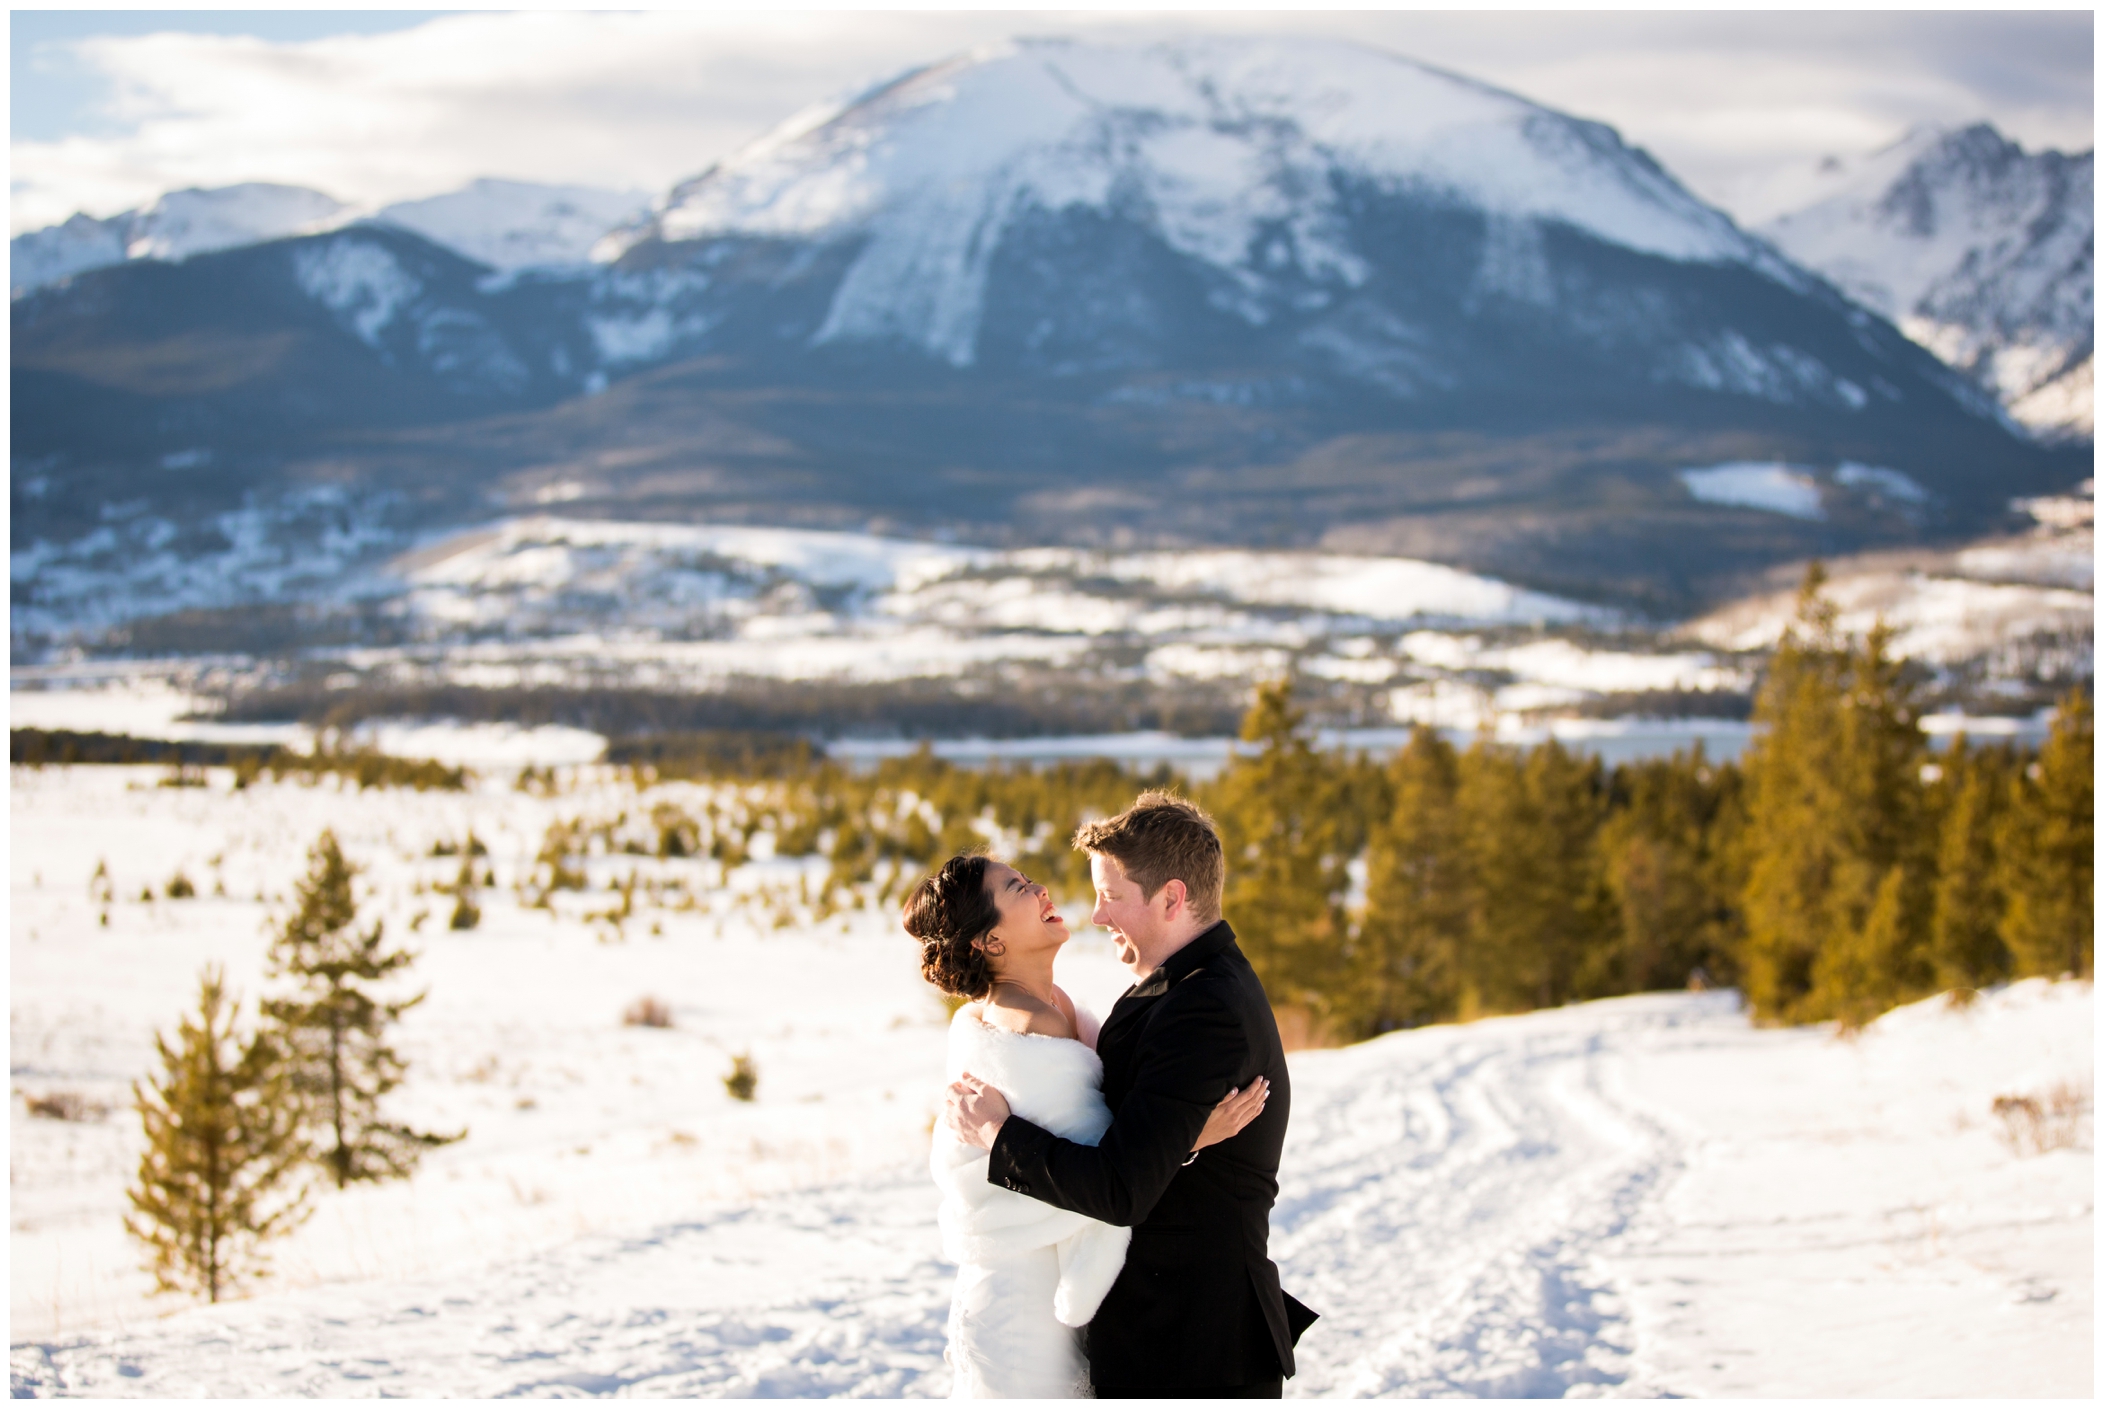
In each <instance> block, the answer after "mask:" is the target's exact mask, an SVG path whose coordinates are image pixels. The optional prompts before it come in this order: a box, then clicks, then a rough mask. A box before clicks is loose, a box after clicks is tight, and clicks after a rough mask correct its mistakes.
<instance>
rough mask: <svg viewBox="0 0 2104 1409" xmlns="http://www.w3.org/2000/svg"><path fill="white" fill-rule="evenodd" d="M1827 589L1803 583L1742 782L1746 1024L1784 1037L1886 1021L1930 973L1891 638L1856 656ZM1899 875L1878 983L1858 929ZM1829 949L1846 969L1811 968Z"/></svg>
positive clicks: (1874, 638)
mask: <svg viewBox="0 0 2104 1409" xmlns="http://www.w3.org/2000/svg"><path fill="white" fill-rule="evenodd" d="M1824 581H1825V578H1824V574H1823V573H1822V572H1821V571H1820V570H1819V569H1818V568H1816V567H1815V568H1814V569H1813V570H1812V571H1811V572H1810V573H1808V574H1807V575H1806V578H1805V584H1804V588H1803V590H1802V591H1801V592H1800V594H1799V599H1798V616H1797V620H1796V621H1795V622H1794V623H1793V624H1792V626H1791V628H1790V629H1789V630H1788V631H1787V632H1786V633H1785V634H1784V637H1783V640H1782V643H1781V645H1780V646H1778V648H1777V650H1776V653H1775V656H1774V658H1773V660H1772V661H1771V662H1770V664H1769V669H1768V678H1767V680H1766V681H1765V682H1764V683H1763V685H1762V688H1761V693H1760V696H1759V698H1758V699H1757V700H1756V702H1755V706H1754V719H1755V721H1756V722H1757V723H1759V724H1763V725H1765V726H1766V730H1765V733H1764V734H1763V735H1762V736H1760V737H1759V738H1757V740H1756V741H1755V743H1754V745H1753V747H1752V748H1751V749H1749V750H1748V753H1747V758H1746V767H1745V773H1746V794H1747V812H1746V825H1745V830H1744V835H1743V845H1744V847H1745V849H1746V877H1747V878H1746V890H1745V915H1746V941H1745V947H1744V954H1743V960H1744V963H1743V982H1744V987H1745V993H1746V996H1747V998H1748V999H1749V1000H1750V1001H1751V1002H1752V1004H1753V1007H1754V1010H1755V1011H1756V1012H1757V1013H1759V1014H1760V1015H1761V1016H1762V1017H1765V1018H1770V1019H1780V1020H1783V1021H1787V1022H1804V1021H1810V1020H1814V1019H1818V1018H1823V1017H1834V1016H1839V1015H1841V1014H1842V1013H1844V1012H1854V1011H1857V1010H1858V1009H1860V1008H1862V1007H1863V1006H1864V1005H1865V1004H1866V1003H1867V1004H1873V1005H1877V1004H1882V1005H1888V1006H1889V1004H1891V1003H1892V1002H1896V1001H1898V1000H1899V999H1900V998H1901V997H1904V996H1905V995H1906V994H1907V993H1909V992H1910V991H1913V990H1915V989H1918V988H1921V987H1925V986H1926V983H1927V975H1928V972H1929V970H1928V964H1927V958H1928V956H1927V952H1926V950H1927V929H1928V909H1929V906H1928V894H1927V887H1926V880H1927V875H1928V870H1929V867H1928V861H1929V857H1930V852H1929V847H1930V845H1931V844H1932V843H1931V840H1930V838H1929V837H1928V835H1927V829H1926V828H1925V827H1924V826H1923V819H1924V816H1925V809H1924V807H1923V805H1922V803H1923V800H1922V797H1921V781H1920V779H1921V764H1922V760H1923V757H1924V741H1923V739H1922V736H1921V731H1920V728H1919V726H1918V724H1917V723H1916V721H1915V718H1914V714H1913V709H1912V703H1911V700H1910V698H1909V690H1908V686H1907V684H1906V681H1905V678H1904V676H1903V674H1902V673H1901V670H1900V666H1899V663H1897V662H1895V661H1893V660H1892V659H1890V657H1888V656H1887V654H1886V646H1887V645H1888V643H1889V640H1890V637H1889V633H1887V632H1886V630H1885V629H1884V628H1883V627H1882V626H1879V627H1877V628H1874V629H1873V630H1872V631H1871V632H1870V635H1869V637H1868V638H1867V640H1866V641H1865V642H1864V643H1863V645H1862V646H1861V648H1860V649H1851V648H1850V645H1849V643H1848V642H1847V640H1846V639H1845V638H1844V637H1843V636H1842V635H1841V633H1840V631H1839V628H1838V625H1837V623H1836V617H1835V612H1834V608H1833V606H1832V604H1831V603H1829V602H1828V601H1827V600H1826V599H1825V598H1824V597H1823V596H1821V595H1820V590H1819V589H1820V587H1821V586H1822V585H1823V584H1824ZM1895 866H1897V867H1901V868H1902V869H1901V872H1900V879H1899V880H1898V881H1897V882H1891V883H1892V884H1895V885H1897V886H1898V888H1899V889H1898V890H1897V891H1896V892H1895V894H1896V899H1895V900H1894V904H1895V905H1897V906H1898V909H1897V910H1896V911H1894V912H1893V915H1892V916H1891V923H1892V924H1894V925H1896V926H1897V927H1898V928H1897V929H1896V930H1894V931H1893V933H1892V934H1891V935H1890V936H1887V937H1886V938H1889V940H1890V942H1889V943H1887V942H1886V940H1885V939H1881V940H1880V946H1881V947H1880V948H1879V949H1878V952H1879V953H1880V954H1882V955H1884V956H1885V959H1884V961H1882V962H1886V963H1888V965H1889V968H1888V969H1885V970H1878V969H1872V968H1866V967H1865V966H1864V964H1863V963H1861V962H1860V958H1861V953H1862V943H1863V936H1864V934H1865V925H1866V923H1867V921H1868V920H1869V918H1870V913H1871V910H1872V908H1873V906H1874V905H1875V904H1876V903H1877V901H1878V899H1879V896H1880V894H1881V892H1882V891H1883V889H1884V887H1885V886H1886V885H1887V883H1888V881H1890V877H1891V873H1892V871H1893V868H1894V867H1895ZM1881 923H1882V921H1881ZM1830 944H1831V945H1843V946H1846V947H1847V948H1848V949H1849V951H1850V952H1849V955H1848V956H1847V957H1846V960H1845V961H1837V962H1834V963H1830V964H1822V963H1821V955H1822V953H1823V951H1824V950H1825V949H1826V947H1827V946H1828V945H1830ZM1863 985H1869V988H1868V989H1867V990H1866V989H1865V988H1864V987H1863Z"/></svg>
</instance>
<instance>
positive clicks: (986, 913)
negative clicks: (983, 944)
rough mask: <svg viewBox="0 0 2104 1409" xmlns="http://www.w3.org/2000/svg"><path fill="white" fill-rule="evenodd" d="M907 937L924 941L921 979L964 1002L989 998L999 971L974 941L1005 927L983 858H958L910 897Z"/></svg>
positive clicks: (969, 856)
mask: <svg viewBox="0 0 2104 1409" xmlns="http://www.w3.org/2000/svg"><path fill="white" fill-rule="evenodd" d="M903 920H904V923H905V926H906V933H908V934H910V935H912V936H913V937H914V938H915V939H917V940H919V941H920V945H921V977H922V978H924V979H926V980H927V981H928V982H930V983H932V984H934V985H935V986H936V987H937V988H939V989H941V990H942V991H943V992H945V993H949V994H954V995H955V996H957V997H959V998H971V999H978V998H984V997H985V996H986V995H987V994H989V993H991V992H992V991H993V987H994V971H993V969H992V967H991V966H990V965H988V963H987V961H986V952H985V951H984V950H982V949H977V948H974V947H973V945H972V941H973V940H975V939H984V938H985V937H986V935H987V932H988V931H989V930H991V929H993V927H994V926H995V925H997V924H999V923H1001V911H1000V909H999V907H998V906H996V905H995V904H994V898H993V896H991V895H989V894H988V893H987V889H986V858H985V857H984V856H971V855H966V856H953V857H951V858H950V859H949V860H947V861H945V862H943V863H942V866H941V868H940V869H939V870H937V871H936V872H935V873H934V874H933V875H931V876H929V877H928V878H927V879H926V880H924V881H922V882H921V883H920V884H919V885H917V886H915V887H914V888H913V894H911V895H909V896H907V897H906V910H905V914H904V916H903Z"/></svg>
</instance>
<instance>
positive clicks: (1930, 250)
mask: <svg viewBox="0 0 2104 1409" xmlns="http://www.w3.org/2000/svg"><path fill="white" fill-rule="evenodd" d="M2093 189H2094V157H2093V154H2092V153H2090V152H2082V153H2079V154H2069V153H2065V152H2056V151H2040V152H2026V151H2025V150H2024V149H2023V147H2022V146H2021V145H2019V144H2018V143H2016V142H2014V141H2011V140H2010V139H2009V138H2008V137H2007V136H2005V135H2004V134H2003V133H2001V132H2000V131H1999V130H1997V129H1996V128H1995V127H1994V126H1993V125H1992V124H1990V123H1985V122H1976V123H1972V124H1970V125H1968V126H1965V127H1959V128H1936V127H1917V128H1915V129H1913V130H1911V131H1909V132H1908V133H1907V134H1906V136H1904V137H1902V138H1901V139H1900V140H1899V141H1897V142H1895V143H1893V144H1892V145H1891V146H1889V147H1886V148H1884V149H1883V150H1881V151H1878V152H1875V153H1873V154H1871V155H1870V156H1869V157H1867V158H1865V159H1864V160H1862V161H1861V162H1859V163H1855V164H1853V165H1851V166H1847V167H1844V168H1843V169H1841V170H1840V171H1839V172H1837V173H1836V180H1835V182H1834V184H1831V185H1829V186H1828V188H1827V190H1826V193H1825V194H1824V195H1823V196H1822V197H1821V199H1819V200H1818V201H1816V202H1815V203H1813V204H1811V205H1809V206H1807V207H1805V208H1804V209H1802V210H1798V211H1796V212H1794V213H1792V214H1789V215H1785V216H1782V217H1780V218H1778V219H1776V220H1774V221H1772V222H1770V223H1769V224H1768V225H1766V226H1764V227H1763V228H1762V233H1763V234H1765V235H1766V236H1767V237H1768V238H1769V239H1771V240H1773V241H1774V242H1775V244H1776V245H1777V246H1778V247H1780V248H1781V249H1782V250H1783V251H1784V252H1785V253H1787V254H1789V255H1790V256H1791V257H1792V258H1793V259H1796V260H1797V261H1798V262H1799V263H1801V264H1804V265H1807V266H1808V267H1810V268H1814V269H1817V270H1819V271H1820V272H1821V273H1823V274H1825V275H1826V276H1827V277H1828V278H1830V279H1832V280H1833V281H1834V282H1835V283H1836V284H1838V285H1840V287H1841V288H1842V289H1843V290H1845V291H1846V292H1847V293H1848V294H1849V295H1850V296H1851V297H1853V298H1855V299H1857V300H1859V301H1860V302H1862V303H1865V304H1867V305H1869V306H1870V307H1871V308H1873V309H1876V310H1877V311H1878V312H1880V313H1882V314H1884V315H1885V316H1886V317H1887V318H1890V319H1892V320H1893V321H1894V322H1895V323H1897V324H1898V325H1899V326H1900V328H1901V329H1902V330H1903V331H1905V332H1906V333H1907V335H1908V336H1909V337H1912V338H1913V339H1915V341H1917V342H1919V343H1921V344H1922V345H1923V346H1925V347H1928V348H1929V349H1930V350H1931V351H1933V352H1935V353H1936V354H1937V356H1939V357H1941V358H1943V359H1944V360H1945V361H1946V362H1948V363H1950V364H1951V365H1953V366H1955V367H1958V368H1959V369H1961V370H1963V371H1965V372H1967V373H1968V374H1970V375H1971V376H1972V377H1973V378H1974V379H1975V380H1976V381H1977V382H1979V383H1980V384H1981V385H1982V386H1984V387H1985V388H1986V389H1987V390H1989V391H1990V392H1992V393H1993V394H1994V395H1995V396H1996V397H1997V399H1999V400H2000V401H2002V402H2003V404H2005V405H2006V406H2008V407H2009V409H2010V411H2011V413H2012V414H2013V415H2015V416H2016V417H2017V418H2018V419H2019V420H2020V421H2022V422H2023V423H2024V424H2026V425H2028V426H2030V427H2031V429H2032V430H2033V431H2034V432H2036V433H2039V434H2043V435H2046V436H2048V437H2057V436H2067V435H2074V436H2086V435H2088V434H2089V433H2090V427H2091V426H2092V425H2093V417H2092V412H2091V410H2090V393H2089V390H2088V388H2089V385H2090V375H2091V374H2090V371H2089V359H2090V356H2091V351H2092V348H2093V345H2094V336H2093V333H2092V331H2091V326H2092V324H2091V320H2092V316H2093V308H2094V288H2093V280H2094V273H2093V263H2094V245H2095V230H2096V219H2095V208H2094V203H2093V198H2092V191H2093Z"/></svg>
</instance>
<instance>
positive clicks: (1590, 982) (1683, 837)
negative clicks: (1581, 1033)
mask: <svg viewBox="0 0 2104 1409" xmlns="http://www.w3.org/2000/svg"><path fill="white" fill-rule="evenodd" d="M1736 781H1737V775H1736V773H1735V771H1734V770H1732V769H1730V768H1728V767H1727V768H1719V767H1715V766H1712V765H1711V764H1710V763H1709V761H1708V760H1707V759H1706V758H1705V757H1704V755H1703V752H1702V749H1701V747H1700V746H1699V745H1698V746H1697V747H1696V749H1695V751H1694V753H1692V754H1675V755H1674V756H1673V757H1672V758H1670V759H1650V760H1646V761H1643V762H1639V763H1629V764H1624V765H1623V766H1621V767H1620V768H1618V769H1616V770H1615V781H1614V793H1615V799H1614V804H1613V810H1612V815H1611V816H1610V817H1609V819H1608V820H1607V822H1606V823H1605V824H1604V825H1603V826H1602V828H1601V835H1600V855H1601V864H1602V869H1603V880H1604V882H1605V884H1606V886H1607V890H1608V893H1609V896H1610V899H1611V905H1612V908H1613V923H1612V925H1611V929H1612V931H1613V934H1612V937H1611V939H1610V941H1609V942H1608V943H1606V944H1603V945H1602V946H1601V947H1599V948H1598V949H1596V950H1595V951H1594V953H1595V957H1596V963H1595V964H1594V965H1592V966H1590V967H1589V968H1588V971H1587V972H1586V973H1585V974H1584V975H1583V977H1582V979H1581V986H1582V989H1583V991H1584V992H1585V993H1587V994H1589V995H1593V996H1605V995H1608V994H1615V993H1640V992H1645V991H1649V990H1655V989H1661V988H1679V987H1681V986H1683V985H1685V984H1687V983H1688V982H1689V981H1690V979H1691V978H1692V977H1694V976H1695V975H1696V973H1697V972H1698V971H1699V972H1700V973H1701V974H1702V975H1703V976H1704V977H1705V979H1706V980H1707V981H1708V982H1712V983H1715V982H1724V981H1728V979H1729V976H1730V974H1731V970H1732V965H1731V952H1732V950H1733V948H1734V947H1735V944H1736V938H1737V936H1736V934H1735V933H1734V930H1733V923H1734V921H1735V919H1736V913H1735V912H1736V896H1734V895H1733V894H1732V893H1731V887H1730V885H1729V883H1728V881H1727V880H1726V879H1725V877H1724V876H1723V874H1722V867H1721V865H1720V856H1719V853H1720V851H1721V850H1722V841H1723V836H1722V833H1723V832H1724V831H1725V829H1726V826H1727V821H1726V818H1727V813H1728V809H1729V806H1730V803H1731V801H1732V798H1731V794H1732V791H1733V787H1734V785H1735V783H1736Z"/></svg>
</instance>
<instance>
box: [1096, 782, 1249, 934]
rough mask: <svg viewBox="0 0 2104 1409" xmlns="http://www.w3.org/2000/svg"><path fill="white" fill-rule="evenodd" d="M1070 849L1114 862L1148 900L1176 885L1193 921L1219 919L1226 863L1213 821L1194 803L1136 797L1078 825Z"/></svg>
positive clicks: (1151, 794) (1168, 795)
mask: <svg viewBox="0 0 2104 1409" xmlns="http://www.w3.org/2000/svg"><path fill="white" fill-rule="evenodd" d="M1074 845H1075V846H1077V847H1079V848H1081V849H1082V850H1083V851H1090V852H1095V853H1096V854H1097V855H1100V856H1108V857H1109V858H1110V859H1111V860H1113V861H1115V862H1117V863H1118V869H1119V870H1121V871H1123V872H1124V873H1125V874H1126V876H1127V877H1129V878H1130V879H1131V881H1132V883H1133V884H1134V885H1136V886H1138V887H1139V888H1140V894H1142V895H1144V896H1145V897H1147V899H1149V900H1152V899H1154V897H1155V896H1156V894H1158V893H1159V892H1160V891H1161V888H1162V887H1163V886H1164V885H1166V884H1168V883H1169V882H1170V881H1182V882H1183V883H1184V896H1185V899H1186V901H1187V902H1188V903H1189V905H1190V907H1191V914H1192V915H1193V916H1195V917H1196V918H1198V919H1201V920H1217V919H1219V918H1220V891H1221V888H1222V887H1223V886H1224V885H1225V884H1226V882H1227V862H1226V860H1225V858H1224V857H1223V855H1222V853H1221V849H1220V833H1219V832H1218V831H1216V830H1215V829H1214V827H1213V819H1212V818H1210V817H1208V816H1206V815H1205V812H1204V810H1203V809H1202V808H1200V807H1199V806H1198V805H1197V804H1196V803H1194V802H1190V801H1188V800H1186V799H1184V798H1180V797H1177V796H1176V795H1175V794H1173V793H1163V792H1145V793H1141V794H1140V795H1139V796H1138V797H1137V798H1135V799H1134V800H1133V804H1132V806H1130V807H1128V808H1126V809H1125V810H1124V811H1123V812H1120V813H1119V814H1118V815H1117V816H1115V817H1105V818H1103V819H1101V820H1100V821H1095V822H1084V823H1082V824H1081V829H1080V830H1079V831H1077V832H1075V833H1074Z"/></svg>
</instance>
